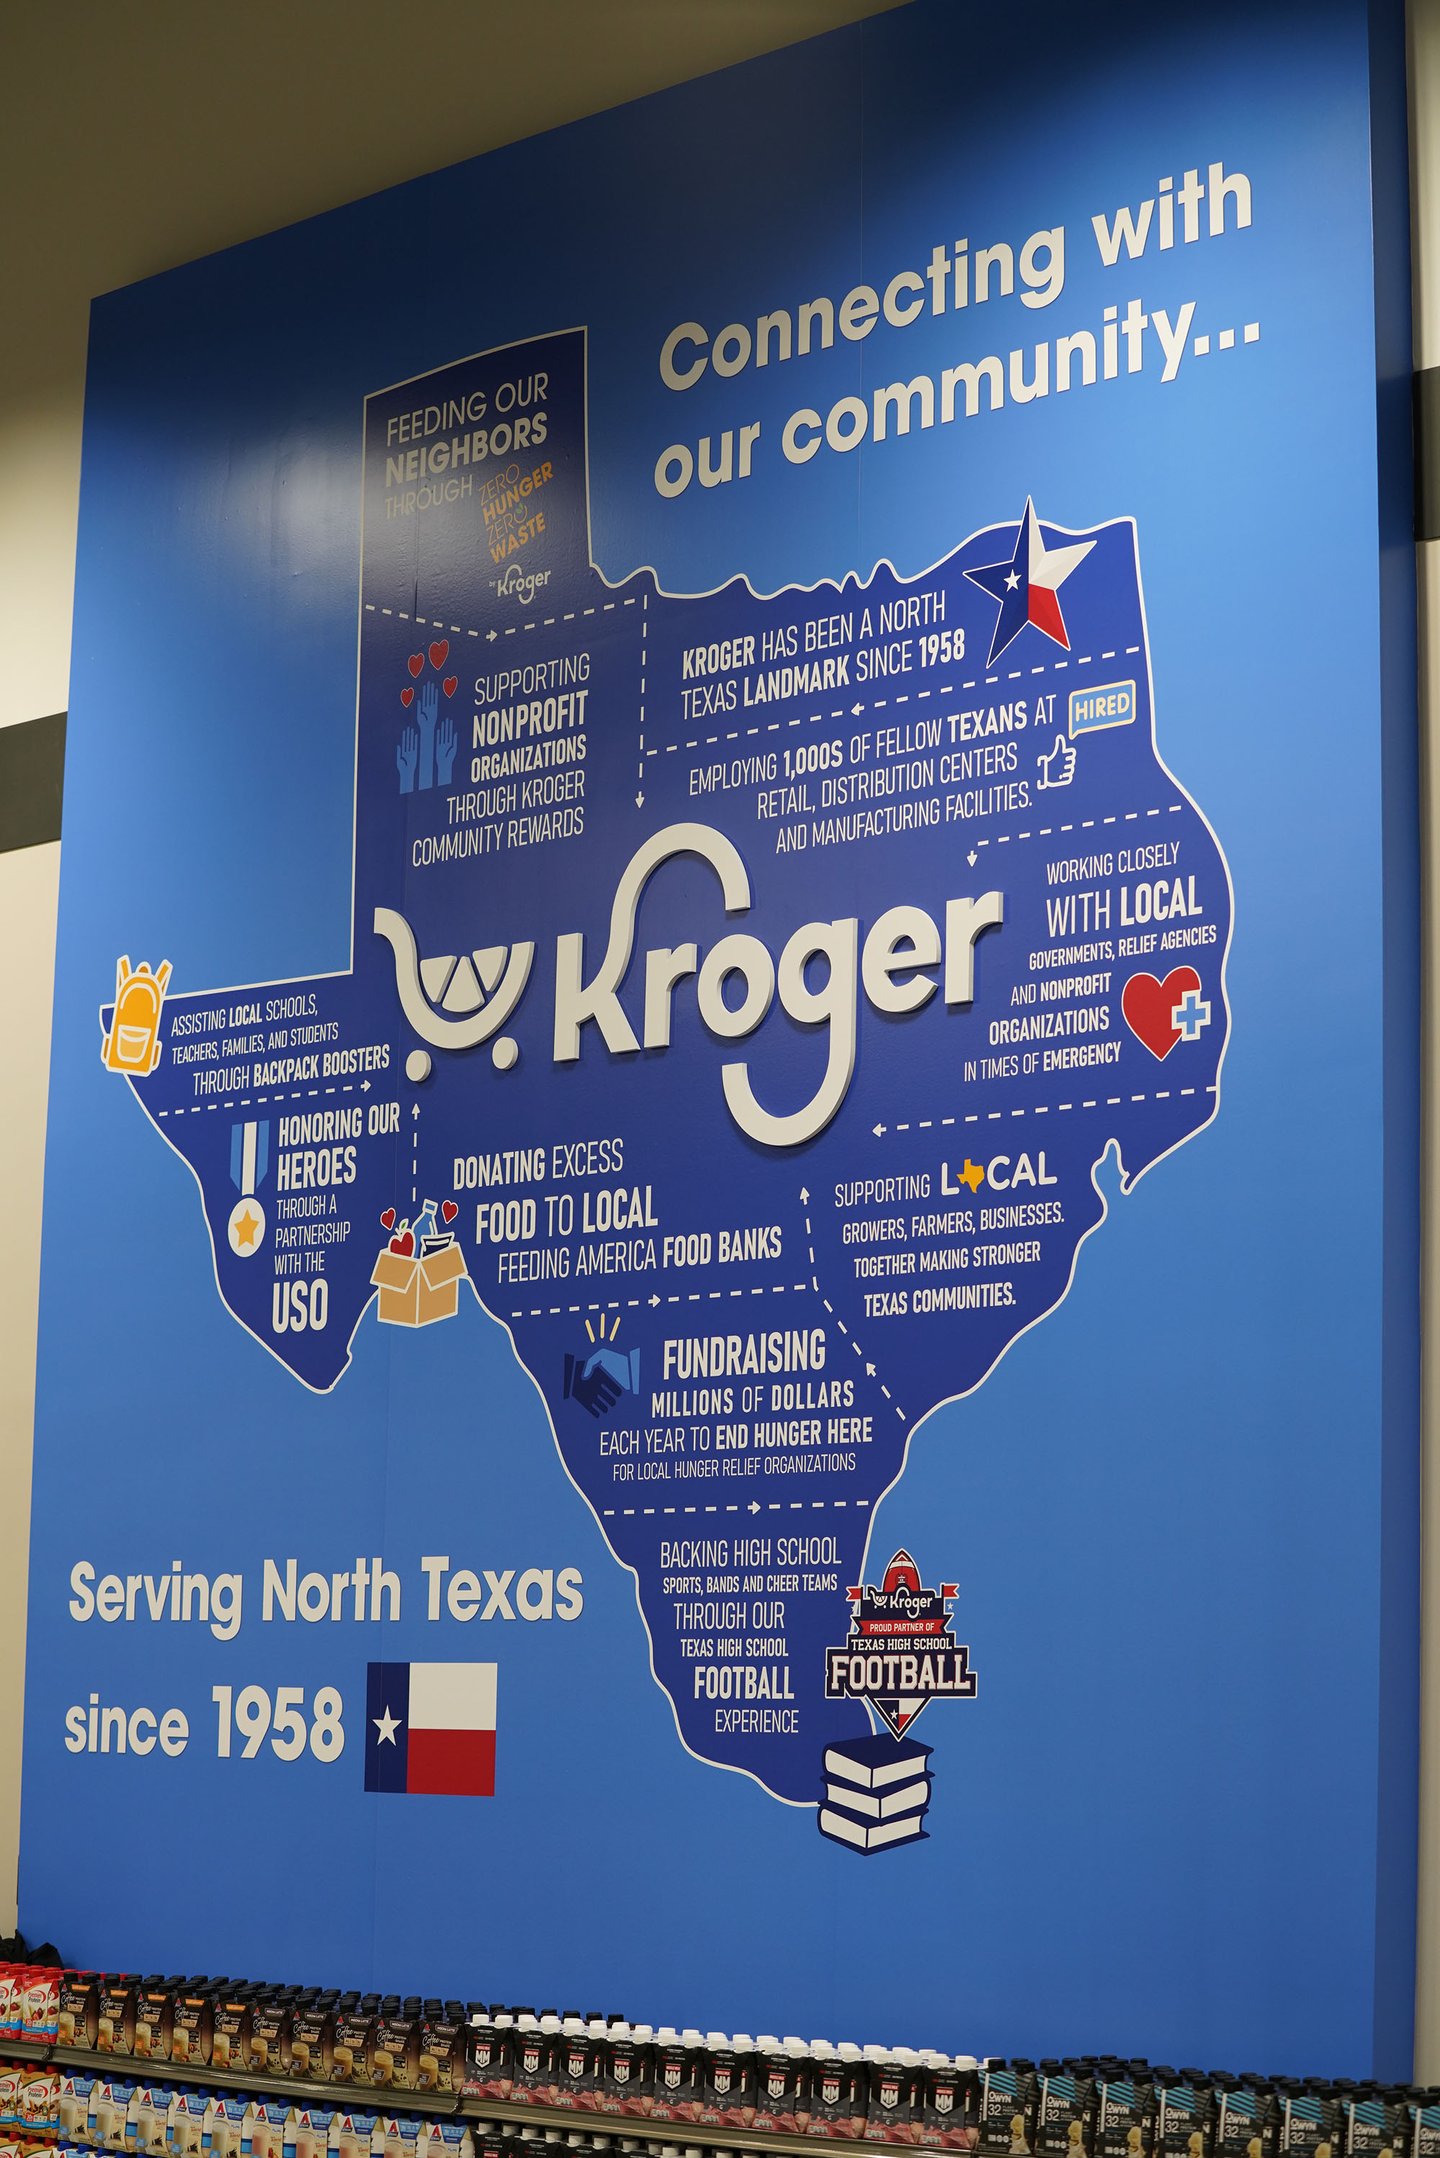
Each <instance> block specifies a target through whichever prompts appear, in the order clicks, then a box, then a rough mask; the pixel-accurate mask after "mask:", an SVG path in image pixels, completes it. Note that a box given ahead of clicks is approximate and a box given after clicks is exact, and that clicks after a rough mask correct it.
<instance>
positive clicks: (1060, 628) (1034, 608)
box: [965, 496, 1095, 667]
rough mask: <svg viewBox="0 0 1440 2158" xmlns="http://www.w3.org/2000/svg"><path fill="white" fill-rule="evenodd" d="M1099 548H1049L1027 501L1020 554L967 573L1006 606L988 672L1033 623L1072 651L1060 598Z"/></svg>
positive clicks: (1089, 543)
mask: <svg viewBox="0 0 1440 2158" xmlns="http://www.w3.org/2000/svg"><path fill="white" fill-rule="evenodd" d="M1094 545H1095V542H1094V540H1077V542H1076V543H1075V545H1074V546H1073V547H1047V546H1046V545H1045V542H1044V540H1043V539H1041V537H1040V520H1039V518H1038V517H1037V516H1036V515H1035V505H1034V503H1033V502H1032V501H1031V500H1030V499H1029V497H1028V496H1027V497H1026V501H1025V514H1024V516H1023V517H1022V518H1021V520H1020V529H1019V531H1018V532H1017V533H1016V535H1015V552H1014V554H1013V555H1011V557H1010V559H1009V561H1008V562H991V563H988V564H987V565H986V567H985V568H984V569H967V570H966V572H965V574H966V576H967V577H968V578H969V579H970V582H971V583H972V584H978V585H979V587H980V589H981V591H982V592H988V593H989V594H990V597H991V598H992V599H998V600H999V602H1000V614H999V618H998V620H997V621H996V624H995V635H994V636H993V637H992V638H991V640H990V657H989V659H988V660H987V661H986V662H985V664H986V666H987V667H993V666H994V664H995V662H996V660H997V659H998V658H999V657H1000V654H1001V653H1002V652H1004V651H1006V650H1007V649H1008V647H1009V646H1010V645H1012V644H1013V643H1014V642H1015V639H1016V638H1017V637H1018V636H1019V634H1020V632H1021V630H1022V629H1024V627H1025V625H1026V623H1027V622H1028V623H1030V624H1031V626H1032V627H1033V628H1035V629H1038V630H1041V631H1042V632H1043V633H1044V635H1045V636H1047V637H1048V638H1050V640H1051V642H1052V643H1054V644H1058V645H1063V647H1064V649H1065V650H1066V651H1067V652H1068V651H1069V649H1070V639H1069V637H1068V636H1067V635H1066V632H1065V617H1064V615H1063V614H1061V612H1060V602H1059V600H1058V599H1057V598H1056V594H1057V593H1058V592H1059V590H1060V587H1061V585H1062V584H1064V582H1065V579H1066V578H1067V577H1068V576H1069V575H1070V572H1071V570H1073V569H1076V568H1078V566H1079V565H1080V563H1082V562H1083V561H1084V559H1085V557H1086V555H1087V554H1089V552H1090V550H1091V548H1092V547H1093V546H1094Z"/></svg>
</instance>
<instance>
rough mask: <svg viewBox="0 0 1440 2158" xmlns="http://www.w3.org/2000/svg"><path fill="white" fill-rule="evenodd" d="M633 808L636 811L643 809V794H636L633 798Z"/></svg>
mask: <svg viewBox="0 0 1440 2158" xmlns="http://www.w3.org/2000/svg"><path fill="white" fill-rule="evenodd" d="M635 807H636V808H637V809H643V808H644V807H645V797H644V795H643V794H637V795H636V797H635Z"/></svg>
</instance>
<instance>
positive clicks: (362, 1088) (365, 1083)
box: [360, 1079, 370, 1094]
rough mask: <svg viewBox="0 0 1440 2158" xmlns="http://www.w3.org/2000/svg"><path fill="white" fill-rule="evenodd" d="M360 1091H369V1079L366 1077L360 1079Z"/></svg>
mask: <svg viewBox="0 0 1440 2158" xmlns="http://www.w3.org/2000/svg"><path fill="white" fill-rule="evenodd" d="M360 1091H361V1093H362V1094H368V1093H369V1091H370V1081H369V1080H368V1079H362V1080H361V1081H360Z"/></svg>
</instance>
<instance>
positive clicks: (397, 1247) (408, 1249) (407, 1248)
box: [390, 1229, 415, 1259]
mask: <svg viewBox="0 0 1440 2158" xmlns="http://www.w3.org/2000/svg"><path fill="white" fill-rule="evenodd" d="M390 1249H391V1250H392V1251H393V1252H394V1254H395V1256H396V1258H397V1259H413V1258H414V1256H415V1232H414V1230H413V1229H407V1230H406V1231H405V1234H404V1235H403V1236H392V1237H391V1239H390Z"/></svg>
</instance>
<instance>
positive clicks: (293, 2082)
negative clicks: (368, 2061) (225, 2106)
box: [0, 2046, 460, 2120]
mask: <svg viewBox="0 0 1440 2158" xmlns="http://www.w3.org/2000/svg"><path fill="white" fill-rule="evenodd" d="M3 2050H4V2049H3V2047H0V2051H3ZM31 2050H32V2051H33V2050H34V2049H33V2048H32V2049H31ZM39 2057H40V2058H42V2059H43V2058H47V2057H48V2058H49V2059H50V2060H53V2061H54V2063H55V2065H56V2067H57V2068H89V2069H91V2070H93V2071H94V2073H95V2074H96V2075H107V2076H154V2077H155V2078H156V2079H157V2080H160V2081H164V2080H167V2079H169V2080H173V2081H174V2082H176V2083H193V2084H196V2085H198V2086H199V2087H200V2088H202V2089H205V2090H224V2091H254V2092H255V2093H256V2095H257V2096H261V2097H264V2096H267V2095H273V2096H274V2097H276V2098H292V2099H294V2098H298V2099H303V2100H304V2101H305V2102H306V2103H307V2104H310V2105H317V2106H320V2105H325V2106H333V2105H344V2106H349V2107H351V2108H352V2109H354V2110H355V2111H358V2112H361V2113H369V2112H375V2113H423V2114H425V2115H427V2116H428V2117H435V2116H439V2117H440V2118H442V2119H446V2120H454V2119H455V2118H456V2117H457V2115H458V2113H459V2110H460V2101H459V2099H458V2098H457V2097H456V2095H455V2093H454V2092H453V2091H397V2090H395V2089H393V2088H391V2089H381V2088H380V2087H379V2086H378V2085H373V2084H369V2083H311V2082H302V2081H301V2080H300V2078H299V2077H298V2076H286V2075H257V2074H256V2073H255V2071H254V2070H253V2069H249V2068H217V2067H216V2066H215V2065H214V2063H213V2062H209V2063H206V2062H202V2061H160V2060H137V2059H136V2058H135V2056H134V2054H132V2053H92V2052H91V2051H90V2050H89V2048H88V2047H85V2046H50V2047H47V2048H45V2049H43V2051H42V2052H41V2054H40V2056H39Z"/></svg>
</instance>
